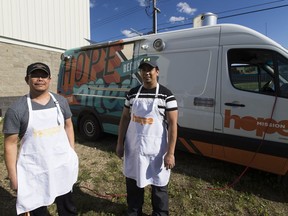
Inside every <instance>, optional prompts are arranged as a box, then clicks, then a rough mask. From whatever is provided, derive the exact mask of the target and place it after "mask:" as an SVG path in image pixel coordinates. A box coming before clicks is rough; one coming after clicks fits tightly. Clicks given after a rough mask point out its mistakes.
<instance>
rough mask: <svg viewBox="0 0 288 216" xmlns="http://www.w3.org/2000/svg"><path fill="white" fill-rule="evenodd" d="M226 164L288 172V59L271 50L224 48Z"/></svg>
mask: <svg viewBox="0 0 288 216" xmlns="http://www.w3.org/2000/svg"><path fill="white" fill-rule="evenodd" d="M222 65H223V70H222V79H221V81H222V83H221V113H222V116H223V134H224V135H223V139H222V141H221V143H218V145H217V144H216V145H215V146H214V148H215V149H217V148H221V149H222V153H223V154H222V156H221V157H223V158H221V159H224V160H228V161H231V162H235V163H238V164H243V165H246V166H251V167H254V168H257V169H261V170H265V171H268V172H272V173H278V174H285V173H286V172H287V155H288V145H287V144H286V143H287V140H288V109H287V107H288V106H287V105H288V99H287V94H288V88H287V85H288V60H287V58H285V57H283V56H281V55H280V54H278V53H276V52H274V51H271V50H268V49H262V48H261V49H255V48H253V49H246V48H233V49H229V48H228V47H226V48H225V47H224V48H223V60H222Z"/></svg>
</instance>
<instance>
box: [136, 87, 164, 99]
mask: <svg viewBox="0 0 288 216" xmlns="http://www.w3.org/2000/svg"><path fill="white" fill-rule="evenodd" d="M142 88H143V85H141V86H140V88H139V90H138V92H137V94H136V97H135V99H138V97H139V94H140V92H141V90H142ZM158 93H159V83H157V86H156V92H155V98H158Z"/></svg>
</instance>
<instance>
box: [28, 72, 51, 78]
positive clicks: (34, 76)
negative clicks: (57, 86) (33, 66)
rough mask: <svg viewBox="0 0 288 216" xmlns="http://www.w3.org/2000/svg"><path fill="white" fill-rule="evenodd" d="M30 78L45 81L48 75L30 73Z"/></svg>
mask: <svg viewBox="0 0 288 216" xmlns="http://www.w3.org/2000/svg"><path fill="white" fill-rule="evenodd" d="M29 77H30V78H41V79H47V78H49V74H47V73H32V74H30V75H29Z"/></svg>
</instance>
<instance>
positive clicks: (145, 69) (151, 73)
mask: <svg viewBox="0 0 288 216" xmlns="http://www.w3.org/2000/svg"><path fill="white" fill-rule="evenodd" d="M158 73H159V71H158V70H157V68H154V67H152V66H150V65H148V64H144V65H143V66H142V67H141V69H140V74H141V77H142V80H143V82H144V83H147V84H149V83H154V82H156V83H157V77H158Z"/></svg>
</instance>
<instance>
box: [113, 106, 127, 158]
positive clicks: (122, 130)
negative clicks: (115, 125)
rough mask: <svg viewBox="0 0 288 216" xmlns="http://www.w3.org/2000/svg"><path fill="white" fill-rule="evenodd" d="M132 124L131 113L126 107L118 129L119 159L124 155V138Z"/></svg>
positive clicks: (117, 151) (117, 150)
mask: <svg viewBox="0 0 288 216" xmlns="http://www.w3.org/2000/svg"><path fill="white" fill-rule="evenodd" d="M129 122H130V112H129V109H128V108H127V107H124V109H123V112H122V116H121V119H120V123H119V129H118V140H117V147H116V154H117V156H118V157H119V158H122V157H123V155H124V138H125V135H126V132H127V129H128V125H129Z"/></svg>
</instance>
